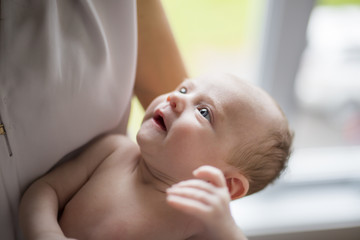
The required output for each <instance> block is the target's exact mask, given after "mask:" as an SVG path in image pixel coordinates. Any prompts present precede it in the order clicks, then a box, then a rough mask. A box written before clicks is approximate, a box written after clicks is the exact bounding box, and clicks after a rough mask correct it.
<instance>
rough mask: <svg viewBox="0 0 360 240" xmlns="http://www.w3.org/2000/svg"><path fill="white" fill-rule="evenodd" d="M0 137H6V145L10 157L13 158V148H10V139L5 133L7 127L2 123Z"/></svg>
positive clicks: (0, 124)
mask: <svg viewBox="0 0 360 240" xmlns="http://www.w3.org/2000/svg"><path fill="white" fill-rule="evenodd" d="M0 135H1V136H4V138H5V143H6V147H7V149H8V154H9V156H10V157H11V156H12V151H11V147H10V143H9V138H8V136H7V134H6V131H5V126H4V124H2V123H0Z"/></svg>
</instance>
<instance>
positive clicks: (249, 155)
mask: <svg viewBox="0 0 360 240" xmlns="http://www.w3.org/2000/svg"><path fill="white" fill-rule="evenodd" d="M279 109H280V107H279ZM280 111H281V109H280ZM281 112H282V111H281ZM282 115H283V117H284V123H283V124H281V126H280V127H278V128H273V129H269V130H268V132H267V133H266V134H265V136H266V137H265V138H262V139H256V140H254V141H251V142H248V143H247V144H245V145H242V146H240V147H238V148H237V149H236V150H235V151H234V152H233V153H232V154H231V155H230V158H229V161H228V163H229V164H230V165H232V166H235V167H236V168H238V169H239V171H240V172H241V173H242V174H243V175H245V177H247V179H248V180H249V191H248V193H247V195H250V194H253V193H256V192H258V191H260V190H262V189H264V188H265V187H266V186H267V185H268V184H270V183H272V182H273V181H274V180H275V179H276V178H278V177H279V176H280V174H281V173H282V172H283V171H284V169H285V168H286V166H287V163H288V159H289V157H290V154H291V146H292V140H293V132H292V131H291V130H290V129H289V125H288V122H287V119H286V117H285V115H284V114H283V112H282Z"/></svg>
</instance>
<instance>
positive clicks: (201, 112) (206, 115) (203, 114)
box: [198, 107, 211, 122]
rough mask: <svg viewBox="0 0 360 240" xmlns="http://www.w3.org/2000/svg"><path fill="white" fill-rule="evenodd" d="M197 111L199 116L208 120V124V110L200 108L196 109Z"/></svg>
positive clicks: (209, 116)
mask: <svg viewBox="0 0 360 240" xmlns="http://www.w3.org/2000/svg"><path fill="white" fill-rule="evenodd" d="M198 110H199V112H200V114H201V115H202V116H203V117H204V118H206V120H208V121H209V122H211V114H210V111H209V109H207V108H204V107H202V108H198Z"/></svg>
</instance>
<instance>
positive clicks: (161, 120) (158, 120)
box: [153, 114, 166, 131]
mask: <svg viewBox="0 0 360 240" xmlns="http://www.w3.org/2000/svg"><path fill="white" fill-rule="evenodd" d="M153 118H154V121H155V122H156V124H157V125H159V126H160V128H161V129H162V130H164V131H166V126H165V122H164V118H163V117H162V116H161V115H160V114H156V115H155V116H154V117H153Z"/></svg>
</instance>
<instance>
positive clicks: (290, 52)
mask: <svg viewBox="0 0 360 240" xmlns="http://www.w3.org/2000/svg"><path fill="white" fill-rule="evenodd" d="M162 2H163V6H164V8H165V11H166V13H167V15H168V19H169V22H170V25H171V27H172V29H173V32H174V35H175V38H176V41H177V43H178V46H179V48H180V51H181V53H182V56H183V59H184V62H185V64H186V67H187V69H188V72H189V74H190V76H191V77H195V76H198V75H202V74H205V73H206V74H207V73H209V72H229V73H233V74H236V75H238V76H240V77H242V78H243V79H245V80H247V81H250V82H252V83H254V84H256V85H258V86H260V87H262V88H264V89H265V90H267V91H268V92H269V93H270V94H271V95H272V96H273V97H274V98H275V99H276V100H277V101H278V102H279V103H280V105H281V106H282V108H283V109H284V111H285V113H286V114H287V115H288V118H289V121H290V125H291V127H292V128H293V129H294V131H295V141H294V151H293V155H292V157H291V159H290V163H289V168H288V170H287V171H286V172H285V174H284V175H283V176H282V178H281V179H279V180H278V181H277V182H276V183H274V184H273V185H271V186H270V187H268V188H267V189H266V190H265V191H262V192H261V193H257V194H255V195H253V196H249V197H245V198H244V199H240V200H237V201H234V202H233V203H232V204H231V208H232V213H233V215H234V218H235V220H236V221H237V223H238V224H239V226H240V227H241V228H242V229H243V230H244V232H245V233H246V234H247V236H249V239H250V240H251V239H304V238H307V239H357V240H359V239H360V0H321V1H315V0H301V1H300V0H195V1H194V0H163V1H162ZM142 116H143V110H142V109H141V107H140V104H139V103H138V102H137V100H136V99H135V98H134V99H133V101H132V110H131V116H130V123H129V134H130V135H131V136H132V138H133V139H135V135H136V132H137V130H138V128H139V126H140V123H141V120H142Z"/></svg>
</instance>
